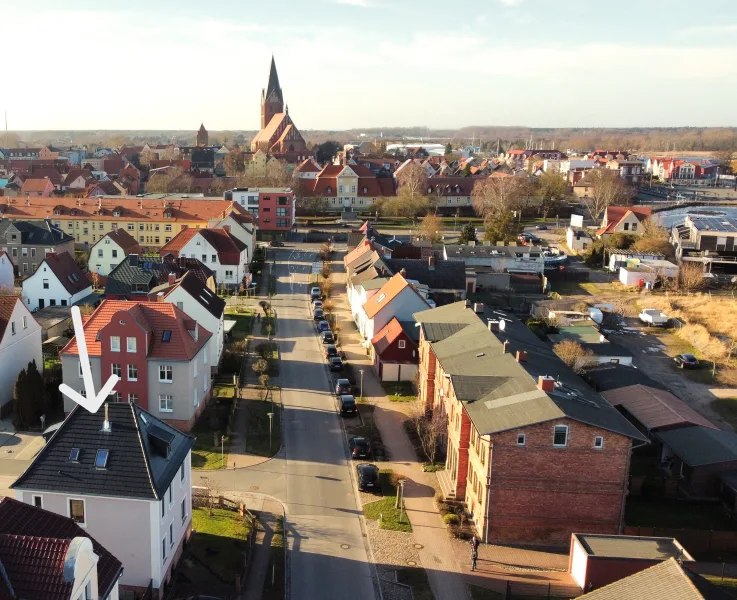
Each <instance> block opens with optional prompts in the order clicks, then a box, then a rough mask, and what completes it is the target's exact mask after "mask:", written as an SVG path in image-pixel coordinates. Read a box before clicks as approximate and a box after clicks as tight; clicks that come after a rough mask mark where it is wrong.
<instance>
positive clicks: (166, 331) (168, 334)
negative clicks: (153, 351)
mask: <svg viewBox="0 0 737 600" xmlns="http://www.w3.org/2000/svg"><path fill="white" fill-rule="evenodd" d="M161 341H162V342H164V343H169V342H170V341H171V329H164V331H163V333H162V334H161Z"/></svg>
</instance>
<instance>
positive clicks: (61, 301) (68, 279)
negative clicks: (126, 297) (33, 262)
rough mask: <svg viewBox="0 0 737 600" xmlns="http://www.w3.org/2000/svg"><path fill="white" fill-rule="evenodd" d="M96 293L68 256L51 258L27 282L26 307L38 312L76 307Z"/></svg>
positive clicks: (24, 294)
mask: <svg viewBox="0 0 737 600" xmlns="http://www.w3.org/2000/svg"><path fill="white" fill-rule="evenodd" d="M91 293H92V284H91V283H90V282H89V280H88V279H87V276H86V275H85V274H84V273H83V272H82V269H80V268H79V266H78V265H77V263H76V262H74V258H73V257H72V256H71V255H70V254H69V253H68V252H62V253H61V254H50V255H49V256H47V257H46V258H44V259H43V261H41V264H40V265H39V266H38V269H36V272H35V273H33V275H31V276H30V277H28V278H26V279H24V280H23V293H22V297H23V303H24V304H25V305H26V308H27V309H28V310H30V311H31V312H34V311H36V310H38V309H40V308H44V307H46V306H72V305H73V304H74V303H75V302H77V301H79V300H81V299H82V298H85V297H86V296H89V295H90V294H91Z"/></svg>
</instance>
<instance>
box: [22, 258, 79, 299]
mask: <svg viewBox="0 0 737 600" xmlns="http://www.w3.org/2000/svg"><path fill="white" fill-rule="evenodd" d="M44 263H45V264H46V265H47V266H48V267H49V269H51V272H52V273H53V274H54V275H56V278H57V279H58V280H59V282H60V283H61V284H62V285H63V286H64V289H65V290H66V291H67V292H69V293H70V294H72V295H74V294H76V293H77V292H81V291H82V290H83V289H85V288H88V287H90V283H89V281H87V277H86V276H85V274H84V271H82V269H80V268H79V265H78V264H77V263H76V262H74V258H73V257H72V255H71V254H69V252H62V253H61V254H49V255H48V256H47V257H46V258H45V259H44V260H43V261H42V262H41V264H40V265H39V266H38V269H37V270H36V272H35V273H34V274H33V275H37V274H39V273H41V272H42V271H43V268H42V267H43V265H44ZM33 275H31V277H33Z"/></svg>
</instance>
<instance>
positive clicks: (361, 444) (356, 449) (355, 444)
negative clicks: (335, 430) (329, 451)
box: [348, 437, 371, 458]
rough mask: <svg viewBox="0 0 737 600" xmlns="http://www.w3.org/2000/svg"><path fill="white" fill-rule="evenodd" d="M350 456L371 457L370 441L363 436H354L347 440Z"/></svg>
mask: <svg viewBox="0 0 737 600" xmlns="http://www.w3.org/2000/svg"><path fill="white" fill-rule="evenodd" d="M348 448H350V451H351V458H371V443H370V442H369V441H368V440H367V439H366V438H363V437H354V438H351V439H350V440H348Z"/></svg>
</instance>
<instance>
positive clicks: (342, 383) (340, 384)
mask: <svg viewBox="0 0 737 600" xmlns="http://www.w3.org/2000/svg"><path fill="white" fill-rule="evenodd" d="M352 391H353V390H352V389H351V382H350V381H348V380H347V379H343V378H341V379H337V380H336V381H335V395H336V396H343V395H344V394H350V393H351V392H352Z"/></svg>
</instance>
